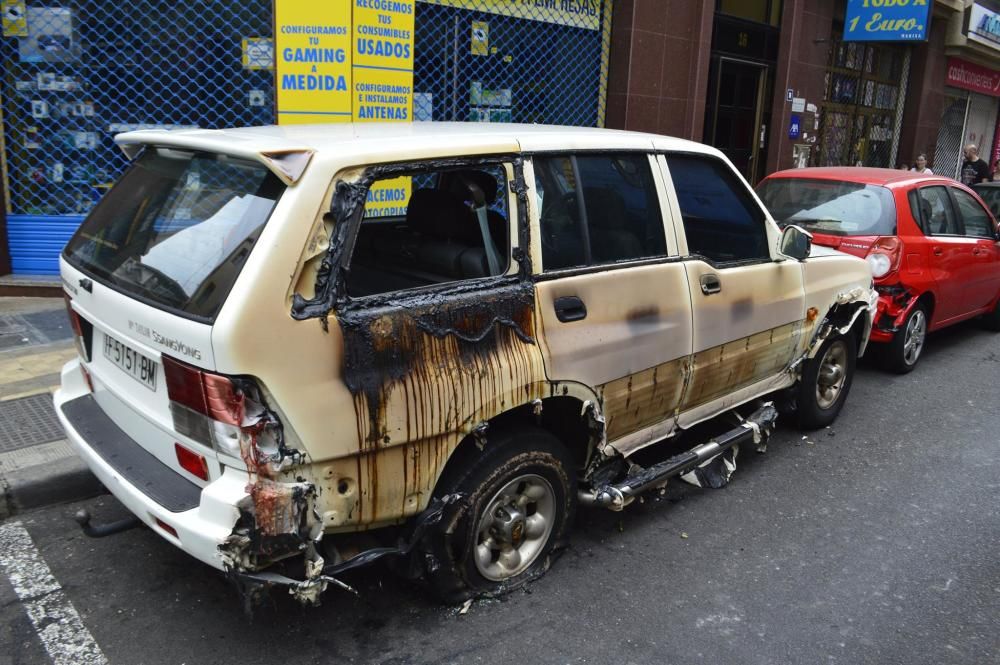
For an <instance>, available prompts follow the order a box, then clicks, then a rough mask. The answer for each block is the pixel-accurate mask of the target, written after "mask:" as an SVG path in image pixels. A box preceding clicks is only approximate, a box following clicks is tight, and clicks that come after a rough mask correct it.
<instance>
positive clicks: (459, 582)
mask: <svg viewBox="0 0 1000 665" xmlns="http://www.w3.org/2000/svg"><path fill="white" fill-rule="evenodd" d="M450 475H451V478H450V479H443V481H442V485H443V486H442V487H439V489H438V490H437V492H436V494H438V495H439V496H444V495H447V494H453V493H458V494H460V495H462V499H461V500H460V501H458V502H456V503H455V504H454V505H452V506H451V507H449V508H448V510H447V512H446V513H445V515H444V517H443V518H442V520H441V522H440V523H439V524H437V525H436V526H435V527H434V529H433V530H432V531H431V532H430V533H429V534H428V535H427V536H426V537H425V540H424V551H423V558H424V566H425V574H426V579H427V581H428V582H429V584H430V586H431V588H432V590H433V591H434V592H435V593H436V594H437V595H438V596H439V597H440V598H441V599H442V600H444V601H445V602H449V603H457V602H461V601H463V600H465V599H467V598H470V597H473V596H476V595H479V594H482V593H502V592H506V591H510V590H513V589H515V588H517V587H519V586H520V585H522V584H524V583H525V582H527V581H530V580H532V579H535V578H537V577H539V576H540V575H542V574H543V573H544V572H545V571H546V570H547V569H548V565H549V562H548V559H549V554H550V553H551V552H552V549H553V547H554V546H555V545H556V544H557V543H558V542H560V541H561V540H562V539H563V537H564V536H565V534H566V531H567V529H568V528H569V524H570V521H571V518H572V515H573V511H574V508H575V505H576V474H575V472H574V466H573V462H572V460H571V458H570V456H569V454H568V452H567V451H566V449H565V447H564V446H563V445H562V443H561V442H560V441H559V440H558V439H556V438H555V437H554V436H552V435H551V434H549V433H548V432H546V431H544V430H540V429H535V428H519V429H516V430H512V431H510V432H501V433H498V434H496V435H494V436H493V437H491V438H490V439H489V440H488V441H487V443H486V448H485V449H484V451H483V453H482V454H481V455H479V456H478V457H476V458H475V461H474V462H473V463H472V464H471V465H469V466H467V467H466V468H465V469H461V470H460V471H459V472H458V473H453V474H450Z"/></svg>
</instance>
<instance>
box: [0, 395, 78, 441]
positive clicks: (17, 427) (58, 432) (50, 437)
mask: <svg viewBox="0 0 1000 665" xmlns="http://www.w3.org/2000/svg"><path fill="white" fill-rule="evenodd" d="M64 438H66V433H65V432H64V431H63V428H62V425H60V424H59V419H58V418H56V412H55V408H54V407H53V406H52V395H49V394H48V393H44V394H41V395H32V396H31V397H22V398H20V399H12V400H8V401H6V402H0V452H7V451H10V450H20V449H21V448H28V447H30V446H35V445H38V444H40V443H48V442H49V441H58V440H59V439H64Z"/></svg>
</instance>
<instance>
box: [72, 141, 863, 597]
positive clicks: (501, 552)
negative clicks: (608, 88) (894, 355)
mask: <svg viewBox="0 0 1000 665" xmlns="http://www.w3.org/2000/svg"><path fill="white" fill-rule="evenodd" d="M117 141H118V143H119V144H120V145H121V146H122V148H123V149H125V150H126V152H127V153H128V154H129V155H130V156H131V157H132V158H133V165H132V166H131V168H130V169H129V171H128V172H127V173H126V174H125V175H124V176H123V177H122V179H121V180H120V182H119V183H118V184H117V185H116V186H115V187H114V188H113V190H112V191H111V192H110V193H109V194H108V195H107V196H106V197H105V199H104V200H103V201H102V202H101V203H100V204H99V205H98V206H97V207H96V208H95V210H94V211H93V213H92V214H91V215H90V216H89V217H88V219H87V220H86V221H85V222H84V224H83V226H82V227H81V228H80V230H79V232H78V233H77V235H76V236H75V237H74V238H73V239H72V240H71V242H70V243H69V245H68V246H67V248H66V250H65V252H64V254H63V257H62V261H61V270H62V279H63V283H64V285H65V289H66V295H67V298H68V299H69V308H70V316H71V319H72V322H73V324H74V326H75V329H76V331H77V335H78V342H79V348H80V358H79V359H77V360H74V361H72V362H70V363H69V364H67V365H66V367H65V368H64V369H63V374H62V388H61V389H60V390H59V391H58V392H57V393H56V396H55V403H56V407H57V412H58V414H59V416H60V418H61V420H62V422H63V425H64V426H65V428H66V431H67V433H68V436H69V438H70V440H71V441H72V442H73V444H74V445H75V446H76V448H77V449H78V451H79V453H80V455H81V456H82V457H83V458H84V459H85V460H86V462H87V463H88V465H89V466H90V467H91V469H93V471H94V473H95V474H97V476H98V477H99V478H100V479H101V481H102V482H103V483H104V484H105V485H106V486H107V487H108V488H109V489H110V490H111V492H112V493H113V494H114V495H115V496H116V497H118V499H120V500H121V501H122V503H124V504H125V505H126V506H127V507H128V508H129V510H131V511H132V512H133V513H135V515H136V516H138V517H139V518H140V519H141V520H142V521H143V522H145V523H146V524H147V525H149V527H150V528H152V529H153V530H154V531H156V532H157V533H159V534H160V535H161V536H163V537H164V538H165V539H167V540H168V541H170V542H171V543H173V544H174V545H176V546H178V547H180V548H181V549H183V550H184V551H186V552H188V553H190V554H191V555H192V556H194V557H196V558H198V559H200V560H201V561H203V562H205V563H206V564H209V565H211V566H214V567H216V568H219V569H222V570H225V571H227V572H228V573H229V574H230V575H232V576H233V577H234V578H236V579H238V580H239V581H240V582H241V583H243V584H244V586H245V588H248V587H254V586H257V585H270V584H284V585H287V586H288V587H289V588H290V589H291V591H292V592H293V593H294V594H295V595H296V596H297V597H299V598H300V599H303V600H314V599H315V598H316V596H317V595H318V594H319V592H320V591H322V590H323V589H324V588H325V587H326V586H327V584H328V583H330V582H331V581H332V580H334V576H335V575H337V574H338V573H340V572H342V571H343V570H345V569H347V568H350V567H352V566H355V565H359V564H360V563H365V562H368V561H371V560H374V559H376V558H378V557H381V556H389V557H392V558H394V559H396V562H397V564H403V563H405V562H409V563H410V564H411V565H410V567H409V570H410V571H411V572H415V573H417V574H421V575H423V576H424V577H425V578H426V579H427V580H428V581H429V582H430V584H431V586H432V587H433V588H434V589H435V590H436V591H437V592H438V593H440V595H441V596H442V597H444V598H446V599H450V600H454V599H458V598H464V597H468V596H469V595H471V594H475V593H477V592H480V591H483V590H490V589H497V588H511V587H512V586H515V585H517V584H518V583H520V582H522V581H524V580H526V579H530V578H531V577H532V576H534V575H537V574H539V573H540V572H541V571H543V570H544V569H545V566H546V565H547V563H546V562H547V560H548V557H547V555H548V553H549V551H550V550H551V549H552V548H553V547H554V546H555V545H556V544H557V542H559V541H560V540H561V539H562V538H563V537H564V536H565V535H566V531H567V526H568V524H569V523H570V518H571V515H572V513H573V510H574V508H575V506H576V505H577V504H578V503H581V502H582V503H585V504H591V505H599V506H605V507H608V508H612V509H620V508H621V507H623V506H625V505H627V504H628V503H629V502H630V501H631V500H632V499H633V498H634V497H635V496H636V495H637V494H639V493H641V492H642V491H645V490H648V489H650V488H655V487H661V486H662V485H663V484H664V483H665V482H666V481H667V479H669V478H671V477H674V476H677V475H681V474H684V475H685V476H686V477H688V478H689V479H693V480H696V481H697V480H700V481H702V482H703V484H718V483H719V482H723V481H724V480H725V479H727V478H728V471H727V470H731V462H732V455H734V454H735V452H734V451H735V448H734V446H736V445H737V444H739V443H752V442H756V443H757V444H758V445H762V443H763V440H764V439H765V438H766V436H767V434H768V432H769V430H770V428H771V426H772V425H773V423H774V419H775V412H774V409H773V408H772V407H770V406H760V402H759V400H760V398H763V397H766V396H768V395H771V394H772V393H775V392H777V391H784V393H783V394H784V396H785V397H791V398H792V399H791V400H790V401H791V402H796V403H797V407H798V418H799V421H800V423H801V424H802V425H805V426H812V427H815V426H820V425H824V424H826V423H828V422H830V421H832V419H833V418H834V417H835V416H836V415H837V413H838V412H839V411H840V409H841V407H842V406H843V403H844V400H845V398H846V396H847V391H848V390H849V388H850V382H851V376H852V373H853V369H854V361H855V357H856V355H857V354H858V353H860V352H862V351H863V349H864V345H865V341H866V340H867V339H868V333H869V328H870V326H871V316H872V312H873V306H874V302H875V296H874V294H873V291H872V290H871V288H870V286H871V276H870V273H869V270H868V267H867V265H866V264H865V262H864V261H862V260H860V259H857V258H854V257H849V256H846V255H843V254H840V253H839V252H834V251H832V250H827V249H823V248H816V249H813V250H812V254H811V255H810V253H809V251H810V249H809V238H808V235H807V234H806V233H804V232H802V231H801V230H799V229H795V228H793V229H787V230H786V231H785V232H784V235H782V233H781V232H780V231H779V230H778V228H777V226H776V225H775V223H774V222H773V221H772V220H771V219H770V217H769V216H768V214H767V212H766V211H765V210H764V209H763V208H762V206H761V205H760V202H759V201H758V200H757V198H756V197H755V195H754V194H753V192H752V191H751V190H750V189H749V187H748V186H747V185H746V183H745V182H744V181H743V180H742V179H741V178H740V176H739V175H738V174H737V173H736V171H735V170H734V169H733V168H732V166H731V164H730V163H729V162H728V161H727V160H726V159H725V158H724V157H723V156H722V155H721V154H720V153H719V152H718V151H716V150H713V149H711V148H706V147H704V146H701V145H698V144H695V143H690V142H686V141H680V140H675V139H669V138H665V137H661V136H654V135H648V134H638V133H627V132H613V131H604V130H593V129H575V128H555V127H537V126H514V125H511V126H503V125H490V126H483V125H470V124H452V125H442V124H434V123H424V124H416V125H412V126H410V125H397V124H393V125H385V126H383V125H375V124H367V125H360V126H351V125H342V126H316V127H307V126H300V127H293V128H276V127H264V128H252V129H238V130H225V131H195V130H192V131H170V132H165V131H140V132H133V133H128V134H123V135H120V136H118V137H117ZM741 405H745V407H746V408H744V409H743V410H742V411H743V412H742V415H743V416H748V414H749V413H750V411H751V410H753V409H754V408H756V409H757V410H756V411H755V412H754V413H753V414H752V415H749V417H747V418H746V420H745V421H744V422H743V423H742V424H741V425H739V426H737V427H736V428H735V429H733V430H731V431H730V432H728V433H727V434H725V435H723V436H720V437H717V438H716V439H714V440H712V441H709V442H706V443H704V444H702V445H699V446H696V447H694V448H692V449H691V450H689V451H687V452H685V453H682V454H679V455H673V456H669V455H667V454H664V455H663V459H661V460H659V461H654V462H653V463H650V462H649V460H650V459H651V458H652V459H654V460H655V459H656V456H655V455H650V454H649V453H650V452H653V453H655V452H656V451H657V450H659V448H662V446H660V447H657V445H656V444H659V443H661V442H663V441H668V440H670V439H671V437H672V436H673V435H675V434H677V433H678V432H680V431H682V430H685V429H688V428H690V427H692V426H693V425H695V424H697V423H700V422H702V421H705V420H707V419H710V418H712V417H714V416H716V415H718V414H720V413H723V412H726V411H730V410H732V409H734V408H736V407H740V406H741ZM640 450H643V451H644V455H643V460H644V463H643V464H641V465H640V464H638V463H637V459H636V457H635V454H636V453H637V452H638V451H640ZM723 453H725V454H727V455H730V457H729V458H727V460H728V464H727V465H725V466H724V468H723V471H722V473H721V476H722V480H720V474H715V475H714V476H713V475H712V473H710V472H711V470H712V469H713V468H715V467H713V464H716V463H717V462H718V460H719V459H720V454H723ZM716 466H718V465H717V464H716ZM359 534H362V535H364V534H370V535H371V539H370V540H372V541H375V542H377V543H378V542H380V544H381V545H382V547H381V548H373V546H372V545H371V544H370V543H366V541H365V539H364V538H360V537H359ZM345 540H351V543H350V547H351V548H355V551H357V548H360V549H361V550H363V551H362V552H361V554H360V555H358V556H356V557H353V558H351V557H349V556H347V555H346V554H345V552H347V551H348V549H349V548H346V547H343V546H342V545H341V544H342V543H343V542H345ZM296 564H304V565H298V567H297V568H296ZM399 567H400V568H403V569H406V566H405V565H399ZM276 571H278V572H276ZM292 571H294V572H295V575H294V576H291V573H292Z"/></svg>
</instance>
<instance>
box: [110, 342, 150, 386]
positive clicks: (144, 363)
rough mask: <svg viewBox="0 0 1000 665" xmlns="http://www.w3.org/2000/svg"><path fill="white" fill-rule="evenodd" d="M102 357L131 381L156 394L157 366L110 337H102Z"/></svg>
mask: <svg viewBox="0 0 1000 665" xmlns="http://www.w3.org/2000/svg"><path fill="white" fill-rule="evenodd" d="M104 357H105V358H107V359H108V360H110V361H111V362H113V363H114V364H116V365H118V367H119V368H120V369H121V370H122V371H123V372H125V373H126V374H128V375H129V376H131V377H132V378H133V379H135V380H136V381H138V382H139V383H141V384H142V385H144V386H146V387H147V388H149V389H150V390H152V391H153V392H156V370H157V364H156V362H154V361H153V360H150V359H149V358H147V357H146V356H144V355H142V354H141V353H139V352H138V351H136V350H135V349H133V348H131V347H129V346H128V345H126V344H122V343H121V342H119V341H118V340H117V339H115V338H114V337H112V336H111V335H105V336H104Z"/></svg>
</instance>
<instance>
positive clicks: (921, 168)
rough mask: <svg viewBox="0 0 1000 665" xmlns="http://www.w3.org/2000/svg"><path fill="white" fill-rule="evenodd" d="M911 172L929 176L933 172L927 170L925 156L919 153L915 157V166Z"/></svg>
mask: <svg viewBox="0 0 1000 665" xmlns="http://www.w3.org/2000/svg"><path fill="white" fill-rule="evenodd" d="M910 170H911V171H916V172H917V173H922V174H924V175H931V174H933V173H934V171H931V170H930V169H929V168H927V155H925V154H924V153H920V154H919V155H917V165H916V166H914V167H913V168H912V169H910Z"/></svg>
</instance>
